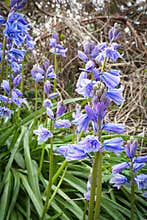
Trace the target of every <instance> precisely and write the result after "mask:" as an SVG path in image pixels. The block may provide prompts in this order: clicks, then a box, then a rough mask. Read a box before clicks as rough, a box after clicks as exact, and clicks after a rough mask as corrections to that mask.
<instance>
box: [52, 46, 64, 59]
mask: <svg viewBox="0 0 147 220" xmlns="http://www.w3.org/2000/svg"><path fill="white" fill-rule="evenodd" d="M67 50H68V49H67V48H66V49H64V47H63V46H62V45H61V44H57V45H56V47H53V48H51V49H50V52H51V53H53V54H56V55H61V56H63V57H66V52H67Z"/></svg>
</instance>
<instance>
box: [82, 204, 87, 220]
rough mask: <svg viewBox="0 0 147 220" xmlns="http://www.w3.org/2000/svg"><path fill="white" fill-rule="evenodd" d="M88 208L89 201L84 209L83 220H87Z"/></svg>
mask: <svg viewBox="0 0 147 220" xmlns="http://www.w3.org/2000/svg"><path fill="white" fill-rule="evenodd" d="M87 207H88V201H87V200H86V201H85V207H84V212H83V218H82V220H85V219H86V212H87Z"/></svg>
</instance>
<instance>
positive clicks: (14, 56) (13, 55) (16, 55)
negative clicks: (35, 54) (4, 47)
mask: <svg viewBox="0 0 147 220" xmlns="http://www.w3.org/2000/svg"><path fill="white" fill-rule="evenodd" d="M25 52H26V51H25V50H18V49H16V48H12V49H11V50H9V51H8V52H7V56H8V59H9V60H10V61H16V62H17V61H22V60H23V59H24V55H25Z"/></svg>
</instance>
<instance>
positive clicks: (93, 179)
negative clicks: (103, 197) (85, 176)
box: [88, 154, 98, 220]
mask: <svg viewBox="0 0 147 220" xmlns="http://www.w3.org/2000/svg"><path fill="white" fill-rule="evenodd" d="M97 167H98V154H96V156H95V160H94V164H93V167H92V177H91V190H90V200H89V211H88V220H93V210H94V200H95V190H96V180H97Z"/></svg>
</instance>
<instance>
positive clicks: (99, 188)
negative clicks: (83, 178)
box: [94, 152, 102, 220]
mask: <svg viewBox="0 0 147 220" xmlns="http://www.w3.org/2000/svg"><path fill="white" fill-rule="evenodd" d="M97 154H98V156H97V157H98V167H97V170H98V174H97V178H98V184H97V191H96V205H95V215H94V220H98V219H99V215H100V204H101V192H102V152H97Z"/></svg>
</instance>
